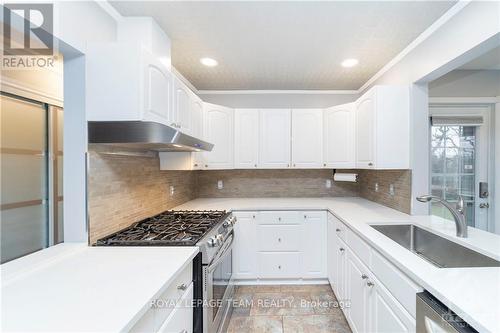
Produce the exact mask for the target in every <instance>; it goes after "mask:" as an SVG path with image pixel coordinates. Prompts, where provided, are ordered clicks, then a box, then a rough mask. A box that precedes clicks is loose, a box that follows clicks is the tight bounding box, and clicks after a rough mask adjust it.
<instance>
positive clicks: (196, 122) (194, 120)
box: [191, 93, 207, 170]
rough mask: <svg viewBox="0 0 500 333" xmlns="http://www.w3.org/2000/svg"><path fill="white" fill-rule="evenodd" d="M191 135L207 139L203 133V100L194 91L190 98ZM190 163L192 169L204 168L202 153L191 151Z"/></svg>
mask: <svg viewBox="0 0 500 333" xmlns="http://www.w3.org/2000/svg"><path fill="white" fill-rule="evenodd" d="M191 135H192V136H194V137H195V138H198V139H201V140H204V141H207V140H206V139H205V136H204V133H203V101H202V100H201V99H200V98H199V97H198V96H196V95H195V94H194V93H192V98H191ZM191 163H192V168H193V169H194V170H201V169H204V167H205V160H204V154H203V153H202V152H199V153H193V154H192V161H191Z"/></svg>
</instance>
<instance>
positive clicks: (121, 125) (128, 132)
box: [88, 121, 214, 151]
mask: <svg viewBox="0 0 500 333" xmlns="http://www.w3.org/2000/svg"><path fill="white" fill-rule="evenodd" d="M88 139H89V145H90V146H110V147H113V148H125V149H132V150H138V151H202V150H204V151H211V150H212V148H213V147H214V145H213V144H211V143H208V142H205V141H202V140H200V139H197V138H195V137H192V136H189V135H186V134H184V133H182V132H180V131H179V130H177V129H175V128H172V127H170V126H167V125H163V124H160V123H154V122H149V121H89V122H88Z"/></svg>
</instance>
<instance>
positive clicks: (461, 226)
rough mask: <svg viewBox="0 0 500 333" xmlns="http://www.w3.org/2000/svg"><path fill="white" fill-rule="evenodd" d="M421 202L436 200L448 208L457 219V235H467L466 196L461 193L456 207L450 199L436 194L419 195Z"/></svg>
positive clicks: (418, 198) (464, 236)
mask: <svg viewBox="0 0 500 333" xmlns="http://www.w3.org/2000/svg"><path fill="white" fill-rule="evenodd" d="M417 200H418V201H420V202H430V201H435V202H439V203H441V204H442V205H443V206H445V207H446V208H448V210H449V211H450V213H451V215H453V219H454V220H455V226H456V227H457V237H463V238H466V237H467V220H466V218H465V208H464V207H465V205H464V198H462V196H461V195H459V196H458V202H457V204H456V206H455V207H453V206H452V205H451V204H450V203H449V202H448V201H446V200H444V199H441V198H440V197H436V196H434V195H422V196H419V197H417Z"/></svg>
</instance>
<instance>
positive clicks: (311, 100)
mask: <svg viewBox="0 0 500 333" xmlns="http://www.w3.org/2000/svg"><path fill="white" fill-rule="evenodd" d="M200 97H201V99H203V100H204V101H205V102H209V103H214V104H220V105H224V106H228V107H232V108H326V107H330V106H334V105H339V104H344V103H350V102H353V101H355V100H356V99H357V98H358V97H359V95H358V94H357V93H322V92H314V91H311V92H307V93H303V92H301V93H299V92H286V93H285V92H283V93H269V92H267V93H235V92H231V93H225V94H210V93H202V94H200Z"/></svg>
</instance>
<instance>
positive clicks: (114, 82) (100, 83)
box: [86, 43, 173, 125]
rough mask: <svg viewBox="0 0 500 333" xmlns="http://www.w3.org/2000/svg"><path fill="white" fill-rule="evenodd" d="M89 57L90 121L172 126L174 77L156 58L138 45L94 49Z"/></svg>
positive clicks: (106, 46) (118, 44)
mask: <svg viewBox="0 0 500 333" xmlns="http://www.w3.org/2000/svg"><path fill="white" fill-rule="evenodd" d="M87 53H88V54H89V57H88V58H87V59H88V61H87V64H86V89H87V93H88V94H90V95H92V96H93V97H92V98H91V99H89V100H88V105H87V110H88V111H87V120H95V121H100V120H102V121H106V120H117V121H119V120H145V121H155V122H159V123H163V124H166V125H170V116H171V108H172V84H173V83H172V80H173V77H172V73H171V72H170V71H169V70H168V69H167V66H165V65H164V64H163V63H162V62H161V60H160V59H159V58H158V57H157V56H154V55H153V54H152V53H150V52H149V51H147V50H146V49H144V48H141V47H139V46H138V45H137V44H136V43H112V44H98V45H92V46H89V48H88V50H87ZM124 54H126V55H127V56H126V57H124V56H123V55H124Z"/></svg>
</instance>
